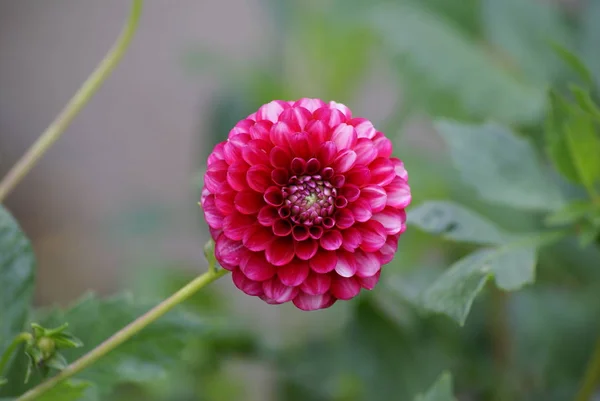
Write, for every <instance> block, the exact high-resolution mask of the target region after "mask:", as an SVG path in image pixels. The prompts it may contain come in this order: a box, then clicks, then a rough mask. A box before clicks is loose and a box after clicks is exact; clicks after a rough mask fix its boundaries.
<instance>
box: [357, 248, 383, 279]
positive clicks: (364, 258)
mask: <svg viewBox="0 0 600 401" xmlns="http://www.w3.org/2000/svg"><path fill="white" fill-rule="evenodd" d="M354 258H355V259H356V267H357V270H356V275H357V276H358V277H372V276H374V275H375V274H377V273H378V272H379V271H380V270H381V262H380V261H379V258H378V257H377V255H375V254H374V253H370V252H369V253H366V252H363V251H362V250H360V249H357V250H356V252H355V253H354Z"/></svg>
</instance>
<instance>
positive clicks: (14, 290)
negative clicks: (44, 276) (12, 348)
mask: <svg viewBox="0 0 600 401" xmlns="http://www.w3.org/2000/svg"><path fill="white" fill-rule="evenodd" d="M34 276H35V258H34V255H33V250H32V248H31V244H30V243H29V240H28V239H27V237H26V236H25V234H24V233H23V232H22V231H21V228H20V227H19V225H18V224H17V222H16V221H15V219H14V218H13V217H12V216H11V215H10V213H9V212H8V211H7V210H6V209H5V208H4V207H3V206H1V205H0V354H1V353H2V351H4V349H5V347H6V346H8V344H9V343H10V342H11V341H12V339H13V337H14V336H16V335H17V334H18V333H20V332H21V331H22V330H23V328H24V325H25V322H26V320H27V315H28V313H29V308H30V305H31V301H32V296H33V289H34Z"/></svg>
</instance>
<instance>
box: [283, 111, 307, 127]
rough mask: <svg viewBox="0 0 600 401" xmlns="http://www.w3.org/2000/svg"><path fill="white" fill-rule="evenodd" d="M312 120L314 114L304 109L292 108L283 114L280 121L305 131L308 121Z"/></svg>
mask: <svg viewBox="0 0 600 401" xmlns="http://www.w3.org/2000/svg"><path fill="white" fill-rule="evenodd" d="M311 118H312V112H311V111H308V110H307V109H305V108H304V107H290V108H289V109H286V110H284V111H283V113H281V115H280V116H279V121H285V122H287V123H289V124H291V125H292V126H298V128H300V129H301V130H303V129H304V127H305V126H306V124H307V123H308V120H310V119H311Z"/></svg>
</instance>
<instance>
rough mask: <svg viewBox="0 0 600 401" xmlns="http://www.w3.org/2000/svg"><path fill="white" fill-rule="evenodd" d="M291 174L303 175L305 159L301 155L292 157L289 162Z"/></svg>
mask: <svg viewBox="0 0 600 401" xmlns="http://www.w3.org/2000/svg"><path fill="white" fill-rule="evenodd" d="M291 169H292V174H294V175H298V176H299V175H303V174H304V172H305V171H306V160H304V159H303V158H301V157H294V158H293V159H292V164H291Z"/></svg>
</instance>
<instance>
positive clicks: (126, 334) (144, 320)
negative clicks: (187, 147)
mask: <svg viewBox="0 0 600 401" xmlns="http://www.w3.org/2000/svg"><path fill="white" fill-rule="evenodd" d="M227 273H229V271H227V270H224V269H221V270H218V271H215V269H212V268H211V269H210V270H209V271H208V272H206V273H204V274H202V275H200V276H198V277H197V278H195V279H194V280H192V281H191V282H189V283H188V284H186V285H185V286H184V287H183V288H181V289H180V290H179V291H177V292H176V293H174V294H173V295H171V296H170V297H169V298H167V299H165V300H164V301H162V302H161V303H160V304H158V305H157V306H155V307H154V308H153V309H151V310H149V311H148V312H146V313H145V314H143V315H142V316H140V317H138V318H137V319H136V320H134V321H133V322H131V323H130V324H129V325H127V326H125V327H124V328H123V329H121V330H119V331H118V332H116V333H115V334H113V335H112V336H111V337H110V338H109V339H107V340H106V341H104V342H103V343H102V344H100V345H98V346H97V347H96V348H94V349H93V350H91V351H90V352H88V353H87V354H85V355H84V356H82V357H81V358H79V359H78V360H76V361H75V362H73V363H72V364H70V365H69V366H67V367H66V368H65V369H64V370H62V371H61V372H60V373H59V374H57V375H56V376H54V377H52V378H51V379H49V380H47V381H45V382H43V383H41V384H40V385H38V386H37V387H34V388H33V389H31V390H29V391H28V392H26V393H25V394H23V395H22V396H21V397H19V398H17V399H16V400H15V401H31V400H35V399H36V398H38V397H39V396H41V395H42V394H44V393H46V392H47V391H48V390H50V389H51V388H53V387H54V386H56V385H57V384H58V383H60V382H62V381H64V380H67V379H68V378H70V377H72V376H74V375H76V374H77V373H79V372H81V371H82V370H84V369H86V368H87V367H89V366H90V365H92V364H94V363H95V362H96V361H98V360H99V359H100V358H102V357H103V356H105V355H106V354H108V353H109V352H110V351H112V350H114V349H115V348H117V347H118V346H119V345H121V344H123V343H124V342H125V341H127V340H129V339H130V338H131V337H133V336H134V335H136V334H137V333H139V332H140V331H142V330H143V329H144V328H145V327H147V326H148V325H149V324H151V323H152V322H154V321H156V320H157V319H158V318H160V317H161V316H163V315H164V314H165V313H167V312H168V311H170V310H171V309H173V308H174V307H175V306H177V305H178V304H180V303H181V302H183V301H185V300H186V299H188V298H189V297H191V296H192V295H194V294H195V293H196V292H198V290H200V289H202V288H204V287H205V286H207V285H208V284H210V283H212V282H213V281H215V280H217V279H218V278H219V277H222V276H224V275H225V274H227Z"/></svg>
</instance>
